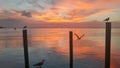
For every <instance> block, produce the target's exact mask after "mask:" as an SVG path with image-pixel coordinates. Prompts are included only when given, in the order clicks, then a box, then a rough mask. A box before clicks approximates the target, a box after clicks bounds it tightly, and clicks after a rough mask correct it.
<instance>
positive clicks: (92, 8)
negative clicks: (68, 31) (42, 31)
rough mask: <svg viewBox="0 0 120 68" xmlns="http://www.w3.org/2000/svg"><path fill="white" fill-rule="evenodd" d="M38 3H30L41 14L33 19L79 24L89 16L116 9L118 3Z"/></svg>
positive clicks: (85, 0) (105, 0)
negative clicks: (40, 10) (39, 10)
mask: <svg viewBox="0 0 120 68" xmlns="http://www.w3.org/2000/svg"><path fill="white" fill-rule="evenodd" d="M40 2H41V1H39V0H37V1H36V2H35V1H34V2H32V4H33V5H34V6H35V7H38V8H40V9H42V13H41V12H40V13H38V14H35V15H34V16H33V18H34V19H37V20H43V21H46V22H79V21H81V20H84V19H85V18H86V17H88V16H90V15H93V14H96V13H103V14H104V12H103V11H108V10H110V9H115V8H117V6H118V5H119V2H120V1H119V0H114V1H113V0H109V3H108V0H93V1H89V0H60V1H58V0H56V2H54V0H50V1H48V0H46V1H43V3H44V4H45V5H43V4H41V3H40ZM52 2H54V4H53V3H52ZM48 6H50V7H48Z"/></svg>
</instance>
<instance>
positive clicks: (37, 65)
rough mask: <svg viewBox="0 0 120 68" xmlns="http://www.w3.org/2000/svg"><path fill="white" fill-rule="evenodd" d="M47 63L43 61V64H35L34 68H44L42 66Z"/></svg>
mask: <svg viewBox="0 0 120 68" xmlns="http://www.w3.org/2000/svg"><path fill="white" fill-rule="evenodd" d="M44 63H45V60H42V61H41V62H39V63H37V64H35V65H33V66H35V67H36V68H42V65H43V64H44Z"/></svg>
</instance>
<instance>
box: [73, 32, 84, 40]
mask: <svg viewBox="0 0 120 68" xmlns="http://www.w3.org/2000/svg"><path fill="white" fill-rule="evenodd" d="M74 34H75V33H74ZM75 36H76V37H77V38H78V40H80V39H81V38H82V37H84V36H85V34H82V35H81V36H78V35H77V34H75Z"/></svg>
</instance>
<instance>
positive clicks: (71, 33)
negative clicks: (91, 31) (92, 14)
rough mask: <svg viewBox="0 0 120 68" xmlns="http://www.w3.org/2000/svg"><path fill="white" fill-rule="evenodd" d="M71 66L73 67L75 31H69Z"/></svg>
mask: <svg viewBox="0 0 120 68" xmlns="http://www.w3.org/2000/svg"><path fill="white" fill-rule="evenodd" d="M69 45H70V46H69V51H70V52H69V53H70V68H73V32H72V31H70V32H69Z"/></svg>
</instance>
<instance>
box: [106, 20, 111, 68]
mask: <svg viewBox="0 0 120 68" xmlns="http://www.w3.org/2000/svg"><path fill="white" fill-rule="evenodd" d="M110 51H111V22H106V39H105V68H110V53H111V52H110Z"/></svg>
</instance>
